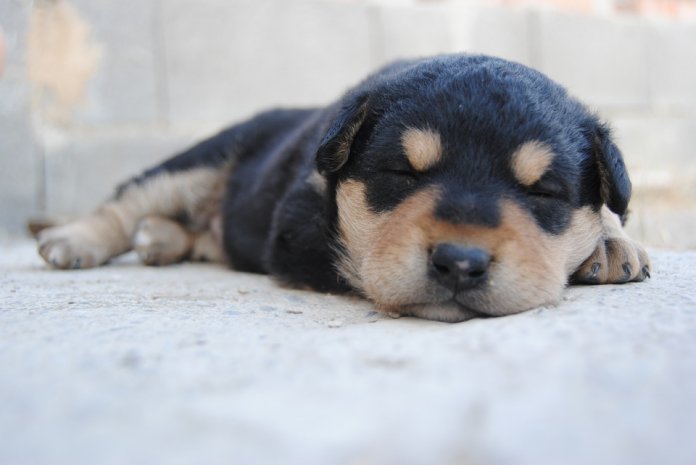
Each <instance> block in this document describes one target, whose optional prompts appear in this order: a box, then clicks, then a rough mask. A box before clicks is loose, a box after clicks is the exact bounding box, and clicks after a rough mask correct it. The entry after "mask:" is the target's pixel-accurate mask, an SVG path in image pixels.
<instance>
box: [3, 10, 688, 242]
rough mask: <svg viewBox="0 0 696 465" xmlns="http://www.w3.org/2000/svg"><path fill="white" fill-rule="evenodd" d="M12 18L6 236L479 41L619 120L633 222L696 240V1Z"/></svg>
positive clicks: (649, 234)
mask: <svg viewBox="0 0 696 465" xmlns="http://www.w3.org/2000/svg"><path fill="white" fill-rule="evenodd" d="M0 30H1V31H2V32H0V34H1V36H2V37H4V38H3V39H0V42H1V43H0V61H4V66H3V65H2V64H0V69H1V70H2V71H1V73H2V75H1V77H0V231H1V232H3V233H4V234H18V233H19V234H21V233H24V231H25V227H26V223H27V220H28V219H29V218H40V217H61V216H72V215H76V214H81V213H85V212H87V211H89V210H91V209H92V208H94V207H95V206H96V205H97V204H98V203H100V202H101V201H103V200H104V199H106V198H107V197H108V196H109V195H110V193H111V192H112V188H113V186H114V185H115V184H116V183H117V182H119V181H121V180H123V179H124V178H127V177H130V176H131V175H133V174H136V173H137V172H138V171H140V170H142V169H143V168H144V167H146V166H148V165H151V164H153V163H155V162H157V161H159V160H161V159H163V158H165V157H167V156H169V155H170V154H172V153H173V152H174V151H176V150H179V149H182V148H184V147H185V146H186V145H188V144H189V143H192V142H194V141H195V140H197V139H198V138H200V137H203V136H206V135H209V134H211V133H212V132H214V131H216V130H218V129H220V128H222V127H224V126H226V125H228V124H230V123H233V122H236V121H240V120H242V119H244V118H246V117H248V116H251V115H252V114H253V113H255V112H257V111H259V110H262V109H265V108H268V107H272V106H298V105H299V106H306V105H323V104H326V103H328V102H330V101H332V100H334V99H335V98H337V97H338V96H339V95H340V94H341V93H342V92H343V91H344V90H345V89H346V88H347V87H349V86H351V85H352V84H354V83H356V82H357V81H358V80H360V79H361V78H362V77H364V76H365V75H366V74H367V73H369V72H370V71H372V70H374V69H375V68H377V67H378V66H380V65H381V64H383V63H385V62H388V61H390V60H393V59H396V58H403V57H414V56H422V55H430V54H436V53H445V52H472V53H486V54H493V55H498V56H501V57H504V58H508V59H512V60H516V61H519V62H522V63H525V64H527V65H530V66H532V67H535V68H537V69H539V70H541V71H543V72H545V73H546V74H548V75H549V76H550V77H552V78H553V79H555V80H557V81H559V82H560V83H562V84H564V85H565V86H567V87H568V88H569V89H570V91H571V93H573V94H574V95H576V96H577V97H579V98H580V99H582V100H583V101H585V102H586V103H587V104H589V105H590V106H591V107H592V108H593V109H595V110H596V111H598V112H599V113H600V114H601V115H602V116H603V117H604V118H605V119H607V120H609V121H610V122H611V125H612V126H613V127H614V129H615V133H616V136H617V139H618V142H619V145H620V147H621V148H622V150H623V152H624V156H625V158H626V162H627V164H628V166H629V169H630V171H631V175H632V179H633V182H634V188H635V194H634V199H633V202H632V205H631V209H632V217H631V219H630V222H629V229H630V230H631V233H632V234H633V235H634V236H635V237H636V238H639V239H641V240H642V241H644V242H645V243H647V244H648V245H650V246H654V247H666V248H677V249H685V248H696V234H693V231H694V230H695V229H696V209H695V208H694V206H693V205H694V201H695V200H696V161H694V153H693V152H694V147H696V0H566V1H564V0H492V1H479V2H473V1H468V0H441V1H437V0H430V1H428V0H35V1H28V0H0ZM3 50H4V51H3ZM3 56H4V59H3V58H2V57H3Z"/></svg>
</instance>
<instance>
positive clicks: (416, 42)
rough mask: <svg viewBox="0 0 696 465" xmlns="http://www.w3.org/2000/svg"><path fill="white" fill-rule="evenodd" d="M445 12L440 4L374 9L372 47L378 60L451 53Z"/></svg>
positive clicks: (448, 23)
mask: <svg viewBox="0 0 696 465" xmlns="http://www.w3.org/2000/svg"><path fill="white" fill-rule="evenodd" d="M449 11H450V10H449V9H448V8H445V7H442V6H440V5H413V6H396V7H395V6H383V7H378V8H377V9H376V10H375V15H376V18H377V21H376V23H375V27H376V28H377V31H376V33H375V45H374V46H375V49H376V53H377V59H378V61H379V62H380V63H386V62H389V61H392V60H397V59H401V58H414V57H421V56H428V55H436V54H440V53H451V52H454V51H455V49H454V48H453V43H452V37H451V34H450V29H449V28H450V19H449V16H448V13H449Z"/></svg>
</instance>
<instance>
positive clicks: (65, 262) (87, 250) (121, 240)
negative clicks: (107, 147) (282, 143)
mask: <svg viewBox="0 0 696 465" xmlns="http://www.w3.org/2000/svg"><path fill="white" fill-rule="evenodd" d="M226 173H227V171H226V170H223V169H213V168H195V169H189V170H184V171H178V172H173V173H169V172H163V173H159V174H156V175H153V176H151V177H149V178H147V179H144V180H141V181H139V182H133V183H131V184H129V185H127V186H126V187H125V188H123V189H122V190H121V191H120V192H119V194H118V195H117V197H116V198H115V199H113V200H111V201H109V202H107V203H106V204H104V205H102V206H101V207H99V208H98V209H97V210H96V211H95V212H94V213H92V214H91V215H89V216H87V217H85V218H82V219H80V220H78V221H75V222H73V223H69V224H67V225H65V226H59V227H55V228H49V229H46V230H44V231H42V232H41V233H40V235H39V238H38V242H39V253H40V255H41V256H42V257H43V258H44V260H46V262H48V263H49V264H51V265H53V266H54V267H56V268H90V267H94V266H98V265H101V264H103V263H105V262H106V261H108V260H109V259H110V258H112V257H115V256H117V255H120V254H122V253H124V252H127V251H128V250H130V249H131V248H132V237H133V234H134V233H135V231H136V226H137V224H138V222H139V221H140V220H141V219H142V218H144V217H146V216H153V215H156V216H161V217H167V218H173V217H179V216H185V217H188V218H196V217H197V216H200V212H202V211H209V210H210V205H211V204H215V202H216V201H219V197H220V196H221V192H222V189H221V185H223V183H224V179H225V177H226ZM198 221H200V220H198ZM198 221H197V222H198ZM208 221H209V218H208Z"/></svg>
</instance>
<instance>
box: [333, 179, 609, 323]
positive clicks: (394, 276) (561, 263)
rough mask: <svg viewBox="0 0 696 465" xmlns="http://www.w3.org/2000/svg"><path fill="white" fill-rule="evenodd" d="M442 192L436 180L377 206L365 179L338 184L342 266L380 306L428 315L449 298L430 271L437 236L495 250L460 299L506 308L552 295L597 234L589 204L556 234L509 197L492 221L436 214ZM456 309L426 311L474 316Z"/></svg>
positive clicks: (498, 310)
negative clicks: (459, 220) (485, 272)
mask: <svg viewBox="0 0 696 465" xmlns="http://www.w3.org/2000/svg"><path fill="white" fill-rule="evenodd" d="M439 197H440V192H439V191H438V190H437V189H436V188H430V189H426V190H422V191H420V192H417V193H416V194H414V195H412V196H411V197H409V198H408V199H406V200H405V201H404V202H403V203H402V204H401V205H399V206H398V207H397V208H396V209H394V210H393V211H391V212H389V213H385V214H376V213H373V212H371V211H370V209H369V207H368V204H367V201H366V198H365V186H364V185H363V184H362V183H359V182H356V181H347V182H345V183H343V184H341V185H340V186H339V188H338V207H339V227H340V231H341V237H342V239H343V243H344V247H345V249H346V250H347V251H348V253H347V256H346V257H345V258H344V260H343V262H342V264H341V267H340V270H339V271H340V272H342V273H343V274H344V276H346V277H347V279H349V281H350V282H351V283H352V284H353V285H354V286H356V287H357V288H358V289H361V290H362V292H364V294H365V295H366V296H368V297H369V298H370V299H372V300H373V301H375V303H376V304H377V305H378V307H379V308H382V309H383V310H385V311H392V312H397V313H401V314H415V315H420V316H426V317H427V315H426V313H432V308H433V307H432V305H431V304H447V303H448V302H449V301H450V299H451V298H452V293H451V291H448V290H446V289H444V288H442V287H439V286H437V285H436V284H434V283H433V281H432V280H431V279H429V277H428V266H429V259H430V258H429V250H430V249H431V248H432V247H433V246H434V245H436V244H439V243H454V244H460V245H463V246H468V247H480V248H483V249H484V250H486V251H488V252H489V253H490V254H491V256H492V257H493V260H492V263H491V268H490V270H489V271H490V277H489V281H488V285H487V287H486V288H485V289H482V290H473V291H469V293H468V296H467V299H470V300H468V301H467V302H465V304H466V305H469V306H470V307H471V308H472V309H474V310H477V311H483V312H486V313H489V314H495V315H503V314H509V313H515V312H519V311H523V310H527V309H529V308H532V307H535V306H538V305H542V304H547V303H552V302H554V301H556V300H557V299H558V298H559V297H560V294H561V292H562V290H563V287H564V286H565V284H566V281H567V277H568V274H569V273H570V272H572V271H573V270H574V269H575V268H576V267H577V266H578V264H579V263H581V262H582V260H584V259H585V258H586V257H587V256H588V255H589V254H591V253H592V250H593V248H594V247H595V245H596V244H597V241H598V238H599V236H600V235H601V224H600V221H599V217H598V215H597V214H596V213H594V212H592V210H591V209H590V208H583V209H580V210H578V211H576V212H575V213H574V215H573V217H572V220H571V224H570V226H569V227H568V229H567V230H566V232H565V233H564V234H562V235H560V236H553V235H549V234H547V233H546V232H544V231H543V230H542V229H541V228H539V226H538V225H537V224H536V222H535V221H534V219H533V218H532V217H531V216H530V214H529V213H528V212H526V211H525V210H524V209H523V208H522V207H521V206H519V205H518V204H516V203H514V202H513V201H510V200H504V201H501V213H502V215H501V216H502V218H501V223H500V225H499V226H498V227H495V228H490V227H482V226H477V225H455V224H451V223H447V222H444V221H441V220H439V219H437V218H435V217H434V215H433V212H434V211H435V207H436V205H437V201H438V199H439ZM428 308H430V310H428ZM448 308H449V307H448ZM453 312H454V310H453V309H452V308H450V310H448V311H446V312H445V311H443V312H439V313H437V312H436V314H433V315H434V316H433V315H430V318H433V317H435V316H436V317H438V318H440V319H447V320H456V319H459V318H461V319H465V317H466V318H468V317H470V316H471V314H468V316H467V314H466V312H461V313H460V314H455V313H453Z"/></svg>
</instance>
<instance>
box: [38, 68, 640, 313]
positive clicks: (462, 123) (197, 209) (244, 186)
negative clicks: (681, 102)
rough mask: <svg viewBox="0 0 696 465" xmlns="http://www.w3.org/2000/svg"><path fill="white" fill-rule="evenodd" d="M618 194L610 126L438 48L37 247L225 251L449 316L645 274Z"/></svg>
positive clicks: (87, 262)
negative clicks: (624, 225)
mask: <svg viewBox="0 0 696 465" xmlns="http://www.w3.org/2000/svg"><path fill="white" fill-rule="evenodd" d="M630 194H631V184H630V181H629V178H628V174H627V173H626V169H625V166H624V162H623V160H622V156H621V153H620V152H619V150H618V149H617V147H616V146H615V144H614V143H613V142H612V139H611V136H610V133H609V130H608V128H607V127H606V126H605V125H604V124H603V123H602V122H600V121H599V120H598V118H597V116H596V115H594V114H592V113H591V112H589V111H588V110H587V109H586V108H585V107H584V106H583V105H582V104H580V103H579V102H578V101H577V100H575V99H574V98H572V97H570V96H569V95H568V94H567V93H566V91H565V89H563V88H562V87H561V86H559V85H557V84H555V83H554V82H552V81H551V80H549V79H548V78H547V77H545V76H544V75H542V74H540V73H538V72H536V71H534V70H532V69H530V68H527V67H525V66H522V65H520V64H516V63H512V62H508V61H504V60H501V59H497V58H493V57H487V56H472V55H449V56H438V57H434V58H427V59H420V60H413V61H401V62H397V63H395V64H392V65H390V66H387V67H385V68H383V69H381V70H380V71H378V72H377V73H375V74H373V75H371V76H369V77H368V78H367V79H366V80H365V81H363V82H362V83H361V84H359V85H358V86H357V87H355V88H353V89H352V90H350V91H349V92H348V93H347V94H345V95H344V97H343V98H342V99H341V100H340V101H338V102H337V103H335V104H333V105H331V106H329V107H326V108H316V109H303V110H274V111H270V112H266V113H262V114H260V115H258V116H256V117H254V118H253V119H251V120H249V121H246V122H243V123H241V124H238V125H235V126H232V127H230V128H229V129H227V130H225V131H223V132H221V133H219V134H218V135H216V136H214V137H212V138H210V139H208V140H205V141H204V142H202V143H200V144H198V145H196V146H194V147H193V148H191V149H189V150H187V151H185V152H183V153H181V154H180V155H177V156H175V157H173V158H171V159H169V160H167V161H165V162H164V163H162V164H161V165H159V166H156V167H154V168H152V169H150V170H148V171H146V172H145V173H144V174H142V175H141V176H139V177H136V178H134V179H133V180H131V181H129V182H127V183H125V184H123V185H122V186H121V187H120V188H119V189H118V192H117V194H116V195H115V197H114V198H113V199H112V200H110V201H108V202H107V203H105V204H104V205H102V206H101V207H100V208H99V209H97V210H96V211H95V212H94V213H93V214H91V215H89V216H87V217H85V218H83V219H80V220H78V221H76V222H73V223H69V224H67V225H64V226H59V227H55V228H50V229H47V230H44V231H43V232H42V233H41V234H40V237H39V252H40V254H41V256H42V257H43V258H44V259H45V260H46V261H47V262H48V263H49V264H51V265H53V266H54V267H56V268H88V267H93V266H98V265H101V264H103V263H105V262H107V261H108V260H109V259H110V258H112V257H114V256H116V255H119V254H122V253H124V252H126V251H128V250H131V249H133V248H135V249H136V250H137V252H138V253H139V254H140V256H141V258H142V259H143V261H144V262H145V263H146V264H151V265H163V264H167V263H173V262H177V261H181V260H185V259H189V260H210V261H221V262H222V261H226V262H228V263H229V264H230V265H231V266H232V267H233V268H235V269H238V270H242V271H250V272H256V273H268V274H270V275H272V276H274V277H276V278H278V279H280V280H281V281H283V282H285V283H288V284H290V285H294V286H298V287H305V288H311V289H315V290H318V291H325V292H346V291H357V292H359V293H361V294H362V295H364V296H366V297H367V298H369V299H370V300H372V301H373V302H374V303H375V304H376V305H377V306H378V308H380V309H382V310H384V311H387V312H390V313H397V314H401V315H416V316H420V317H424V318H430V319H437V320H444V321H461V320H465V319H468V318H471V317H472V316H477V315H481V314H484V315H506V314H511V313H516V312H520V311H523V310H527V309H530V308H533V307H535V306H539V305H542V304H547V303H551V302H554V301H556V300H557V299H558V298H559V296H560V295H561V292H562V290H563V288H564V286H565V285H566V283H567V282H568V280H569V278H570V279H571V280H572V281H574V282H580V283H592V284H602V283H623V282H628V281H641V280H643V279H644V278H645V277H648V276H649V272H650V264H649V260H648V257H647V255H646V253H645V251H644V250H643V249H642V248H641V247H640V246H638V245H637V244H636V243H634V242H633V241H632V240H631V239H630V238H629V237H628V236H626V234H625V233H624V231H623V229H622V219H623V218H624V217H625V214H626V209H627V205H628V201H629V198H630Z"/></svg>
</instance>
